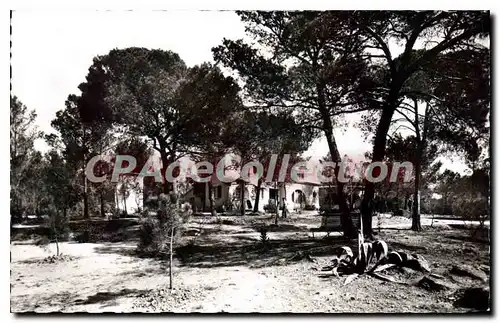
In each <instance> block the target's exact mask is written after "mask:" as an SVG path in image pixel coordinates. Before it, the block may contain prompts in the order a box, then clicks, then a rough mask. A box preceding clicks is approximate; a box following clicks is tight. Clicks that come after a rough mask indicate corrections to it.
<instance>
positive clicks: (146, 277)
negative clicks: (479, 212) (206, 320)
mask: <svg viewBox="0 0 500 323" xmlns="http://www.w3.org/2000/svg"><path fill="white" fill-rule="evenodd" d="M393 220H394V222H395V223H393V224H396V227H397V225H399V224H398V223H400V224H401V223H403V224H405V222H407V221H409V219H393ZM396 220H397V221H396ZM200 221H201V220H197V221H194V222H196V223H194V224H193V227H203V228H205V229H206V231H207V233H206V234H203V235H201V236H200V237H199V238H197V240H196V243H195V245H196V247H193V248H192V250H188V251H186V252H183V253H179V255H178V256H177V258H176V259H175V268H174V291H173V293H172V292H170V291H169V290H168V289H166V287H167V286H168V282H169V278H168V268H167V267H166V264H165V263H163V262H162V261H161V260H156V259H143V258H139V257H137V255H136V254H135V247H136V244H137V242H136V241H127V242H121V243H96V244H91V243H84V244H83V243H82V244H79V243H61V244H60V249H61V252H62V253H63V254H67V255H71V256H73V257H75V258H76V259H74V260H72V261H67V262H58V263H53V264H50V263H49V264H47V263H41V262H40V261H41V260H43V259H44V258H45V257H47V256H49V255H51V254H53V253H54V251H55V246H54V245H50V246H49V248H48V249H43V248H41V247H37V246H35V245H33V244H30V243H29V241H22V242H14V243H12V244H11V311H13V312H25V311H36V312H54V311H62V312H130V311H146V312H150V311H172V312H221V311H224V312H273V313H276V312H278V313H280V312H334V313H347V312H363V313H366V312H368V313H374V312H383V313H386V312H426V313H428V312H434V313H435V312H441V313H442V312H465V311H467V310H466V309H460V308H455V307H453V300H454V299H455V296H454V291H446V292H430V291H427V290H424V289H422V288H420V287H416V286H404V285H399V284H394V283H388V282H383V281H380V280H377V279H374V278H372V277H368V276H360V277H359V278H358V279H356V280H354V281H353V282H352V283H350V284H348V285H346V286H344V285H343V283H344V278H337V277H322V276H321V275H320V272H318V271H315V270H313V267H317V265H316V264H314V263H311V262H308V261H298V262H286V263H284V262H280V260H282V259H284V258H286V257H288V256H290V255H293V254H295V253H296V252H297V250H300V251H306V252H308V253H310V254H311V255H313V256H314V257H315V258H316V259H317V261H319V262H327V261H328V259H329V258H330V257H331V254H332V253H333V250H334V249H335V248H336V247H337V246H340V245H342V244H343V242H342V241H340V240H339V239H338V238H335V237H334V238H333V240H326V239H315V240H313V239H311V237H310V234H309V232H308V231H307V228H308V227H311V226H313V225H314V221H319V220H318V219H314V220H310V219H306V220H303V219H296V220H295V221H291V222H293V223H292V225H294V227H292V228H290V230H288V231H283V232H270V233H269V238H270V241H271V248H270V250H267V249H265V250H264V249H262V248H261V247H260V246H259V240H258V239H259V234H258V233H255V230H253V229H252V228H251V227H249V226H247V225H244V224H233V225H214V224H210V223H205V224H203V223H202V224H200ZM398 221H399V222H398ZM207 222H209V221H207ZM374 222H375V221H374ZM386 222H387V223H385V225H387V224H388V222H390V220H386ZM405 225H406V224H405ZM374 226H375V225H374ZM379 236H380V238H381V239H384V240H385V241H387V242H388V244H389V247H390V249H394V250H406V251H408V252H411V253H415V252H417V253H418V254H420V255H423V256H424V257H426V258H427V260H428V261H429V263H431V268H432V271H433V272H434V273H438V274H443V275H446V273H447V272H448V271H449V268H450V267H451V265H453V264H459V263H464V262H465V263H469V264H473V265H479V264H489V245H487V244H484V243H477V242H472V241H467V236H466V233H465V232H464V230H451V229H450V228H449V227H447V226H446V225H437V228H433V229H430V228H428V229H427V230H426V231H424V232H422V233H414V232H411V231H407V230H398V229H394V228H393V229H390V228H387V229H382V230H381V233H380V235H379ZM417 278H418V277H417ZM450 279H453V283H454V284H456V285H457V286H458V287H468V286H476V285H478V284H479V283H478V282H477V281H474V280H472V279H465V278H457V277H450Z"/></svg>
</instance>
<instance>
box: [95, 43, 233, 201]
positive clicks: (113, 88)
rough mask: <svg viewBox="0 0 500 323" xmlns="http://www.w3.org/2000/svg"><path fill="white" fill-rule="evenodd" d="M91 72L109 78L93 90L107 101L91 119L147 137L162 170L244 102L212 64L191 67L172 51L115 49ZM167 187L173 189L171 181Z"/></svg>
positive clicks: (210, 134) (98, 59) (100, 58)
mask: <svg viewBox="0 0 500 323" xmlns="http://www.w3.org/2000/svg"><path fill="white" fill-rule="evenodd" d="M89 73H93V74H95V75H100V79H104V80H105V81H104V83H103V84H104V85H103V87H104V91H100V90H99V91H96V92H91V93H90V95H91V96H93V97H94V100H98V101H99V102H103V105H102V106H101V107H100V111H92V110H89V111H87V112H88V113H87V114H86V115H87V116H88V118H90V119H92V120H99V118H101V117H102V118H105V119H106V120H107V121H111V122H113V123H114V124H115V125H118V126H121V127H122V128H123V129H124V131H125V132H126V133H128V134H131V135H136V136H143V137H145V138H147V139H148V141H149V142H150V143H151V145H152V147H153V148H154V149H155V150H157V151H158V152H159V153H160V155H161V158H162V164H163V170H165V169H166V168H167V166H168V164H170V163H172V162H174V161H175V160H177V159H178V158H180V157H181V156H183V155H185V154H187V153H189V152H192V151H196V150H200V149H201V148H200V147H201V146H202V145H203V142H204V141H206V139H207V138H216V137H217V131H219V129H220V128H219V127H218V126H217V124H218V123H219V122H220V121H221V120H223V119H224V118H220V116H227V115H229V114H230V112H231V111H232V110H233V109H234V108H235V107H237V106H239V105H240V98H239V97H238V95H237V94H238V91H239V87H238V85H237V84H236V83H235V82H234V81H233V79H232V78H230V77H225V76H224V75H223V74H222V72H221V71H220V70H219V69H218V68H217V67H215V66H212V65H210V64H202V65H200V66H195V67H192V68H187V67H186V65H185V63H184V62H183V61H182V60H181V58H180V57H179V55H177V54H176V53H173V52H171V51H163V50H149V49H146V48H137V47H132V48H126V49H114V50H112V51H110V52H109V53H108V54H106V55H102V56H97V57H96V58H95V59H94V63H93V65H92V66H91V67H90V69H89ZM208 85H209V86H208ZM101 110H102V111H101ZM163 189H164V192H165V193H167V192H168V191H170V189H171V187H170V185H169V183H167V182H165V184H164V188H163Z"/></svg>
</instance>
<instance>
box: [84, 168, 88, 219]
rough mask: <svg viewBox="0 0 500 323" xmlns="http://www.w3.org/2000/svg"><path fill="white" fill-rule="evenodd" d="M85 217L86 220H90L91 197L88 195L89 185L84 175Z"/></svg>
mask: <svg viewBox="0 0 500 323" xmlns="http://www.w3.org/2000/svg"><path fill="white" fill-rule="evenodd" d="M83 182H84V184H83V217H84V218H85V219H89V218H90V215H89V195H88V183H87V176H85V175H84V179H83Z"/></svg>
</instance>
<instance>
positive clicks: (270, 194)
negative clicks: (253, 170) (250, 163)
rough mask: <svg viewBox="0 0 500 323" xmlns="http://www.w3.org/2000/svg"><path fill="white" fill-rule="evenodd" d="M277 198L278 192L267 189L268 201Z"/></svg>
mask: <svg viewBox="0 0 500 323" xmlns="http://www.w3.org/2000/svg"><path fill="white" fill-rule="evenodd" d="M277 198H278V190H277V189H275V188H271V189H269V199H270V200H276V199H277Z"/></svg>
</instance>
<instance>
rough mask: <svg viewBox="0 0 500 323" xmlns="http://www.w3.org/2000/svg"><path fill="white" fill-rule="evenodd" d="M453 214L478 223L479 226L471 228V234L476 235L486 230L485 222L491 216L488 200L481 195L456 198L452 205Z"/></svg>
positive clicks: (463, 195)
mask: <svg viewBox="0 0 500 323" xmlns="http://www.w3.org/2000/svg"><path fill="white" fill-rule="evenodd" d="M452 207H453V214H454V215H455V216H459V217H461V218H462V219H463V220H469V221H478V222H479V225H478V226H471V227H470V229H471V234H472V235H473V236H475V235H476V233H477V231H478V230H479V231H480V230H482V229H483V228H484V221H486V219H487V218H488V216H489V205H488V200H487V199H486V198H485V197H483V196H482V195H480V194H477V195H473V194H470V193H467V194H462V195H460V196H459V197H457V198H455V200H454V201H453V204H452Z"/></svg>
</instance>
